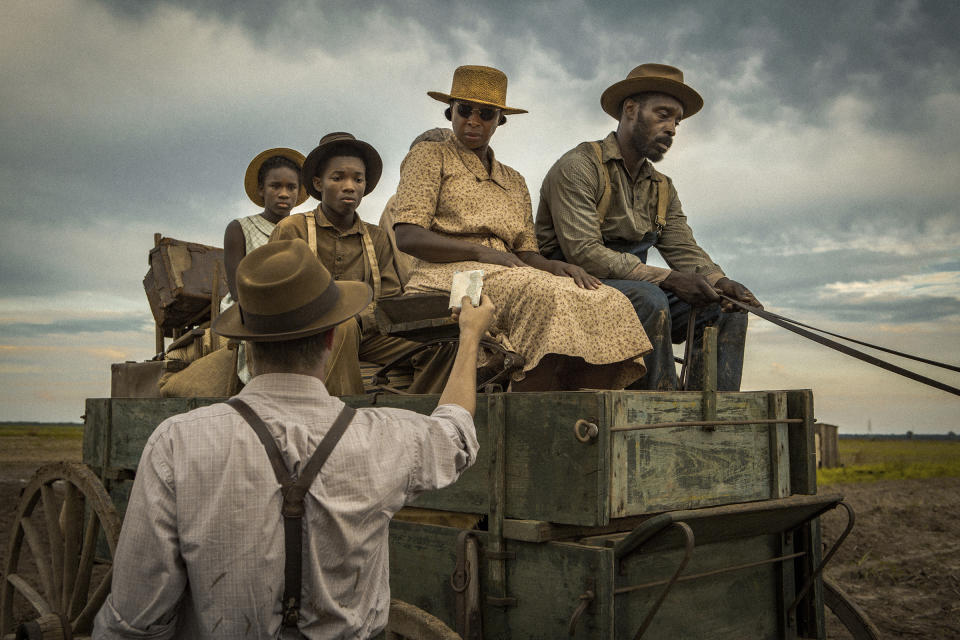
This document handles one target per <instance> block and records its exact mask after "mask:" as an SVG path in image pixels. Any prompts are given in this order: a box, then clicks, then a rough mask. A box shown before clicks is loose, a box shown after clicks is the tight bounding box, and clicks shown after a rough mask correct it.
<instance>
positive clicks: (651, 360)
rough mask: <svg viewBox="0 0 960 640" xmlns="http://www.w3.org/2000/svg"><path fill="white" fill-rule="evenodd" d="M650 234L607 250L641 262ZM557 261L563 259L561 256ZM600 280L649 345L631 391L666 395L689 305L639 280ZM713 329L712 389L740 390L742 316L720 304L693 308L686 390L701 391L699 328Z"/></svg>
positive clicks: (651, 241)
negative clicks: (632, 313)
mask: <svg viewBox="0 0 960 640" xmlns="http://www.w3.org/2000/svg"><path fill="white" fill-rule="evenodd" d="M657 239H658V234H657V233H656V232H655V231H651V232H648V233H647V234H645V235H644V236H643V238H642V240H641V241H640V243H639V244H637V245H633V246H623V245H619V244H613V243H611V244H607V245H606V246H607V247H608V248H610V249H614V250H615V251H620V252H622V253H632V254H634V255H635V256H637V257H638V258H640V260H642V261H643V262H644V264H646V262H647V251H648V250H649V249H650V247H652V246H654V245H655V244H656V241H657ZM557 259H560V260H562V259H563V258H562V256H561V257H558V258H557ZM602 282H603V283H604V284H606V285H610V286H611V287H613V288H614V289H618V290H619V291H621V292H622V293H623V295H625V296H627V299H628V300H630V303H631V304H633V308H634V309H635V310H636V312H637V317H638V318H639V319H640V324H642V325H643V329H644V331H646V332H647V337H648V338H649V339H650V343H651V344H652V345H653V351H652V352H650V353H648V354H647V355H646V356H644V359H643V361H644V364H646V366H647V373H646V375H644V376H643V377H642V378H640V379H639V380H637V381H636V382H635V383H633V384H632V385H631V386H630V387H629V388H630V389H643V390H649V391H671V390H675V389H677V388H678V380H677V368H676V364H675V363H674V360H673V344H680V343H682V342H684V341H685V340H686V339H687V323H688V321H689V320H690V305H689V304H687V303H686V302H684V301H683V300H681V299H680V298H678V297H677V296H675V295H674V294H673V293H670V292H667V291H664V290H663V289H661V288H660V287H659V286H658V285H655V284H652V283H650V282H641V281H639V280H614V279H609V280H607V279H604V280H602ZM707 326H716V327H717V329H718V330H719V331H718V334H719V335H718V338H717V389H718V390H719V391H739V390H740V376H741V374H742V373H743V347H744V343H745V342H746V338H747V314H745V313H724V312H722V311H721V310H720V305H719V304H712V305H708V306H705V307H698V308H697V317H696V320H695V325H694V348H693V354H692V356H691V362H690V363H688V365H687V366H688V371H687V375H688V377H689V380H690V382H689V385H688V386H689V388H690V389H702V388H703V348H702V342H703V329H704V327H707Z"/></svg>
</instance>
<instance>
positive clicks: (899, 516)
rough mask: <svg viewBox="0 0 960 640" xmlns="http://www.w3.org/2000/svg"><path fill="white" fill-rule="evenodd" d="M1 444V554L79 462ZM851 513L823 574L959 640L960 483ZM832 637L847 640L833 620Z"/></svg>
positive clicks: (837, 525)
mask: <svg viewBox="0 0 960 640" xmlns="http://www.w3.org/2000/svg"><path fill="white" fill-rule="evenodd" d="M14 440H19V439H18V438H16V439H15V438H3V439H2V441H0V446H2V447H3V449H4V451H0V549H2V550H3V554H4V555H6V547H7V537H8V535H9V533H10V529H11V524H12V522H13V519H14V515H15V511H16V507H17V502H18V499H19V493H20V490H21V489H22V488H23V487H24V486H25V485H26V483H27V482H28V480H29V479H30V476H31V475H32V474H33V471H34V469H36V468H37V466H39V465H40V464H42V463H43V462H44V461H45V460H46V461H57V460H67V459H72V460H79V459H80V450H79V442H75V443H64V444H61V445H54V444H52V443H50V444H43V445H42V447H41V449H42V450H40V451H38V450H37V449H36V448H34V447H31V446H30V445H31V444H32V445H37V444H38V443H37V442H36V439H32V440H33V442H32V443H30V442H22V443H17V442H14ZM821 491H822V492H825V493H841V494H843V495H844V496H845V497H846V499H847V501H848V502H849V504H850V505H851V506H852V507H853V509H854V511H855V512H856V526H855V528H854V530H853V532H852V533H851V534H850V536H849V537H848V538H847V540H846V542H845V543H844V545H843V547H841V549H840V551H839V552H838V553H837V555H836V557H835V558H834V560H833V561H832V562H831V564H830V565H829V566H828V568H827V571H826V573H827V575H828V576H829V577H831V578H832V579H833V580H835V581H836V582H837V583H838V584H839V585H840V587H841V588H842V589H843V590H844V591H846V592H847V594H848V595H849V596H851V597H852V598H853V600H854V601H855V602H856V603H857V604H859V605H860V606H861V607H862V608H863V609H864V610H865V611H866V612H867V614H868V615H869V616H870V618H871V619H872V620H873V621H874V623H875V624H876V625H877V627H879V629H880V631H881V632H882V633H883V635H884V637H888V638H930V639H934V638H935V639H937V640H950V639H956V640H960V478H938V479H929V480H900V481H880V482H876V483H867V484H846V485H833V486H829V487H823V488H821ZM844 524H845V516H844V515H843V514H842V513H841V512H840V511H835V512H832V513H830V514H827V516H825V518H824V541H825V543H826V544H828V545H829V544H830V543H832V541H833V540H834V539H835V538H836V536H837V535H839V534H840V532H841V531H842V530H843V527H844ZM827 623H828V626H827V630H828V633H827V636H828V637H829V638H830V639H831V640H834V639H837V638H850V637H851V636H850V635H849V634H847V633H846V630H844V629H843V628H842V627H841V626H840V625H839V624H838V622H837V621H836V620H835V619H832V618H831V619H828V621H827Z"/></svg>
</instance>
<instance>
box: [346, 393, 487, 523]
mask: <svg viewBox="0 0 960 640" xmlns="http://www.w3.org/2000/svg"><path fill="white" fill-rule="evenodd" d="M439 398H440V396H438V395H419V396H402V395H396V394H385V393H381V394H369V395H364V396H347V397H344V398H342V400H343V401H344V402H346V403H347V404H349V405H350V406H352V407H356V408H364V407H385V408H396V409H407V410H409V411H415V412H417V413H422V414H425V415H429V414H430V413H431V412H432V411H433V410H434V408H436V406H437V400H439ZM474 424H475V425H476V428H477V441H478V442H479V443H480V450H479V451H478V453H477V460H476V461H475V462H474V463H473V466H472V467H470V468H469V469H467V470H466V471H464V472H463V475H461V476H460V478H459V479H458V480H457V481H456V482H455V483H453V484H452V485H450V486H449V487H446V488H444V489H440V490H439V491H428V492H426V493H424V494H422V495H420V496H419V497H417V499H416V500H415V501H414V502H413V505H414V506H417V507H423V508H425V509H442V510H444V511H459V512H463V513H478V514H479V513H486V512H487V487H488V477H487V468H488V466H489V459H490V458H489V455H490V452H489V447H488V446H487V443H488V440H487V428H486V427H487V400H486V394H480V395H478V396H477V413H476V416H475V417H474Z"/></svg>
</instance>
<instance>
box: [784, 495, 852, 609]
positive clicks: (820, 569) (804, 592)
mask: <svg viewBox="0 0 960 640" xmlns="http://www.w3.org/2000/svg"><path fill="white" fill-rule="evenodd" d="M836 507H843V508H844V509H846V511H847V526H846V528H845V529H844V530H843V533H841V534H840V537H839V538H837V540H836V542H834V543H833V546H832V547H830V550H829V551H827V553H826V555H824V556H823V560H821V561H820V564H819V565H818V566H817V568H816V569H814V571H813V573H811V574H810V577H809V578H807V581H806V582H805V583H804V585H803V588H802V589H800V593H798V594H797V597H796V598H794V600H793V602H792V603H790V606H789V607H787V615H788V616H793V615H794V613H795V612H796V610H797V605H798V604H800V601H801V600H803V598H804V597H805V596H806V595H807V592H808V591H810V587H812V586H813V583H814V581H815V580H816V579H817V578H819V577H820V574H821V573H823V569H824V567H826V566H827V563H828V562H830V559H831V558H833V554H835V553H836V552H837V550H838V549H839V548H840V545H841V544H843V541H844V540H846V538H847V536H848V535H849V534H850V532H851V531H852V530H853V525H854V522H856V515H855V514H854V513H853V508H852V507H851V506H850V505H848V504H847V503H846V502H839V503H837V505H836ZM836 507H834V508H836Z"/></svg>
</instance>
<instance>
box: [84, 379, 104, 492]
mask: <svg viewBox="0 0 960 640" xmlns="http://www.w3.org/2000/svg"><path fill="white" fill-rule="evenodd" d="M109 429H110V400H108V399H107V398H87V401H86V404H85V409H84V412H83V463H84V464H85V465H87V466H89V467H91V468H92V469H93V470H94V473H97V474H99V473H100V469H101V467H103V459H104V456H105V455H106V449H105V448H104V443H105V442H106V439H107V436H108V434H109Z"/></svg>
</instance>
